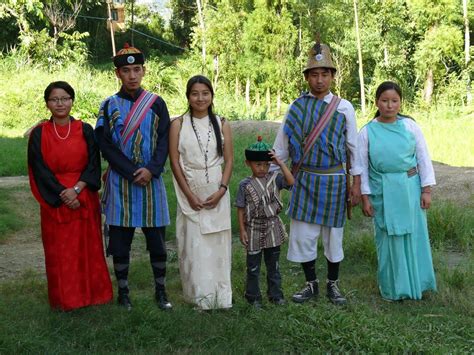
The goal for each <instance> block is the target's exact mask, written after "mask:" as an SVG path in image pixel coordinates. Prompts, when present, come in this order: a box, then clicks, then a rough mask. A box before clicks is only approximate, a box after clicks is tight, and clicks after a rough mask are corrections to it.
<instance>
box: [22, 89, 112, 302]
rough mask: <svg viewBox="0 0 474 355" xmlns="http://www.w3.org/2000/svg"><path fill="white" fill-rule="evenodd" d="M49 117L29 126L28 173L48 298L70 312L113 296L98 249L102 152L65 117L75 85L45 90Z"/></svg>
mask: <svg viewBox="0 0 474 355" xmlns="http://www.w3.org/2000/svg"><path fill="white" fill-rule="evenodd" d="M44 99H45V101H46V106H47V107H48V109H49V110H50V111H51V118H50V120H49V121H47V122H44V123H41V124H39V125H38V126H37V127H35V128H34V129H33V131H32V132H31V135H30V140H29V143H28V171H29V177H30V186H31V191H32V192H33V195H34V196H35V198H36V199H37V200H38V202H39V204H40V210H41V237H42V240H43V247H44V254H45V263H46V275H47V278H48V296H49V303H50V305H51V307H52V308H54V309H60V310H63V311H69V310H72V309H75V308H79V307H85V306H89V305H94V304H103V303H107V302H109V301H111V299H112V284H111V281H110V276H109V272H108V270H107V265H106V263H105V257H104V253H103V248H102V237H101V236H102V234H101V217H100V204H99V196H98V192H97V191H98V190H99V188H100V156H99V151H98V148H97V146H96V144H95V141H94V133H93V129H92V127H91V126H90V125H89V124H87V123H84V122H81V121H79V120H76V119H74V118H73V117H71V116H70V115H69V113H70V112H71V107H72V104H73V102H74V89H73V88H72V87H71V86H70V85H69V84H68V83H66V82H64V81H56V82H53V83H51V84H49V85H48V87H47V88H46V90H45V92H44Z"/></svg>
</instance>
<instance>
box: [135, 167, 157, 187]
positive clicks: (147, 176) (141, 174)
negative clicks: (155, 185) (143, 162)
mask: <svg viewBox="0 0 474 355" xmlns="http://www.w3.org/2000/svg"><path fill="white" fill-rule="evenodd" d="M133 176H135V179H134V180H133V183H134V184H137V185H140V186H146V185H147V184H148V183H149V182H150V180H151V179H152V178H153V175H152V173H151V172H150V170H148V169H147V168H140V169H137V170H136V171H135V172H134V173H133Z"/></svg>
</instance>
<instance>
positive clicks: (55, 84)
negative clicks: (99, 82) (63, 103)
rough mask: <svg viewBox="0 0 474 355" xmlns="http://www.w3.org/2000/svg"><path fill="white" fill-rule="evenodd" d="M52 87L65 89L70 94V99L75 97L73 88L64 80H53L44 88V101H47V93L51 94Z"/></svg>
mask: <svg viewBox="0 0 474 355" xmlns="http://www.w3.org/2000/svg"><path fill="white" fill-rule="evenodd" d="M54 89H63V90H64V91H66V92H67V93H68V94H69V96H71V99H72V101H74V98H75V97H76V94H75V92H74V89H73V88H72V86H71V85H69V84H68V83H67V82H65V81H53V82H52V83H50V84H49V85H48V86H47V87H46V89H45V90H44V101H45V102H48V100H49V95H51V92H52V91H53V90H54Z"/></svg>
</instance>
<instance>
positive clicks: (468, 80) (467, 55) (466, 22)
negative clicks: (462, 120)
mask: <svg viewBox="0 0 474 355" xmlns="http://www.w3.org/2000/svg"><path fill="white" fill-rule="evenodd" d="M462 8H463V17H464V59H465V63H464V64H465V71H466V99H467V103H468V104H470V103H471V102H472V93H471V78H470V75H469V72H468V70H467V68H469V61H470V60H471V56H470V53H469V46H470V37H469V18H468V16H467V0H462Z"/></svg>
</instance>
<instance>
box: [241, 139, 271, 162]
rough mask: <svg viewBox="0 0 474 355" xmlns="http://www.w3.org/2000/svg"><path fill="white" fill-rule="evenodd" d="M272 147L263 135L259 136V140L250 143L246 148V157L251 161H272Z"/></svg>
mask: <svg viewBox="0 0 474 355" xmlns="http://www.w3.org/2000/svg"><path fill="white" fill-rule="evenodd" d="M271 149H272V147H271V145H270V144H268V143H265V142H264V141H263V138H262V136H258V137H257V142H255V143H252V144H250V145H249V146H248V147H247V149H245V159H247V160H249V161H271V160H272V158H271V157H270V155H269V154H268V153H270V150H271Z"/></svg>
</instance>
